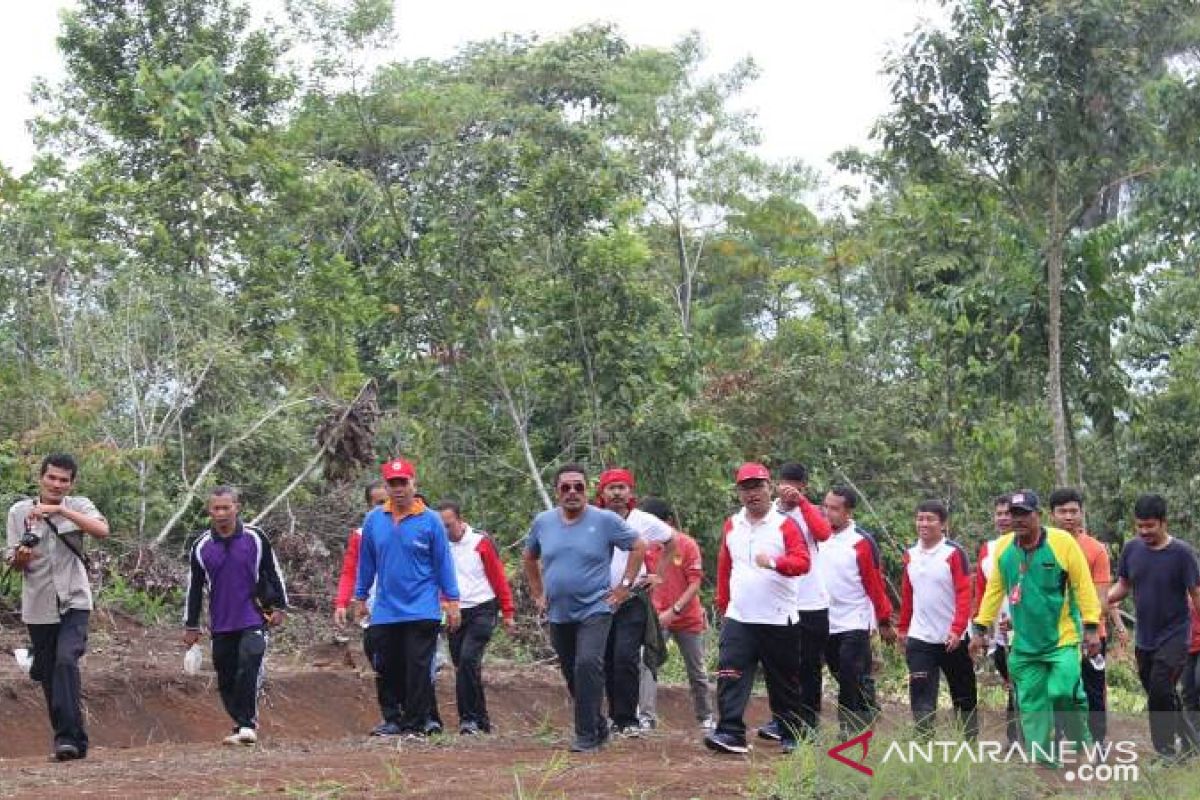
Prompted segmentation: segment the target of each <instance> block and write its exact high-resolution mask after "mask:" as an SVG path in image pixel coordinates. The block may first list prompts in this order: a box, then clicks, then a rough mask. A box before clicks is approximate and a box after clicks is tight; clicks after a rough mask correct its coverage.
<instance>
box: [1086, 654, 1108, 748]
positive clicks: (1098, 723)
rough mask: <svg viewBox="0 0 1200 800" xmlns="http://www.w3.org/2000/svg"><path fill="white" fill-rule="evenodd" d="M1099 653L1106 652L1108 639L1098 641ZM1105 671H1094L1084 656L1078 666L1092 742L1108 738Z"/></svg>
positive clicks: (1089, 660)
mask: <svg viewBox="0 0 1200 800" xmlns="http://www.w3.org/2000/svg"><path fill="white" fill-rule="evenodd" d="M1100 652H1101V653H1107V652H1108V639H1107V638H1104V639H1101V640H1100ZM1106 672H1107V670H1103V669H1096V668H1095V667H1093V666H1092V660H1091V659H1090V658H1088V657H1087V655H1086V654H1085V655H1084V656H1083V662H1082V663H1081V664H1080V674H1081V675H1082V676H1083V691H1084V693H1085V694H1087V699H1088V729H1089V730H1090V731H1091V732H1092V741H1094V742H1103V741H1104V740H1105V739H1106V738H1108V680H1107V677H1106V675H1105V673H1106Z"/></svg>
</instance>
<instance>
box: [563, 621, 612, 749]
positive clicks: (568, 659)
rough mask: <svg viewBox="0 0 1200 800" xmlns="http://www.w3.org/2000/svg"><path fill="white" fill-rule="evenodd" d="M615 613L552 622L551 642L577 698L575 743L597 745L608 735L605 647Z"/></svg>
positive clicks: (571, 691)
mask: <svg viewBox="0 0 1200 800" xmlns="http://www.w3.org/2000/svg"><path fill="white" fill-rule="evenodd" d="M612 619H613V617H612V614H607V613H606V614H595V615H593V616H590V617H588V618H587V619H585V620H583V621H582V622H552V623H550V643H551V644H552V645H553V646H554V652H555V653H557V654H558V665H559V668H560V669H561V670H562V674H563V677H564V678H566V681H567V691H569V692H570V693H571V697H572V698H573V699H574V701H575V743H576V744H577V745H580V746H583V747H595V746H596V745H598V744H600V743H601V742H603V741H604V739H605V738H606V737H607V735H608V723H607V722H606V721H605V719H604V715H603V714H601V706H603V704H604V650H605V646H606V645H607V643H608V631H609V629H610V628H611V627H612Z"/></svg>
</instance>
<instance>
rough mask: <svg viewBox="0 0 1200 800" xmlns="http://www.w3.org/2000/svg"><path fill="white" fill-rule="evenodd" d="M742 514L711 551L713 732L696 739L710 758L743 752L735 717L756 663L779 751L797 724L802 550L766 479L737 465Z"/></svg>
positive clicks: (739, 717) (739, 716) (740, 724)
mask: <svg viewBox="0 0 1200 800" xmlns="http://www.w3.org/2000/svg"><path fill="white" fill-rule="evenodd" d="M735 482H736V483H737V493H738V499H739V500H741V501H742V510H741V511H739V512H738V513H737V514H734V515H733V516H732V517H730V518H729V519H727V520H725V530H724V533H723V535H722V537H721V547H720V550H718V552H717V610H718V611H719V612H720V613H721V615H722V616H723V617H724V621H723V623H722V624H721V642H720V658H719V665H718V671H717V708H718V711H719V712H720V720H719V721H718V722H717V729H716V730H715V731H713V732H712V733H710V734H708V735H707V736H705V737H704V744H705V746H706V747H708V749H710V750H713V751H715V752H718V753H746V752H748V751H749V750H750V746H749V744H747V742H746V723H745V721H744V720H743V714H744V713H745V710H746V703H747V702H749V700H750V691H751V689H753V687H754V674H755V671H756V669H757V667H758V665H759V664H762V668H763V673H764V675H765V677H766V683H767V696H768V698H769V699H770V704H771V709H772V711H773V712H774V713H775V714H776V715H777V717H778V719H779V722H780V725H781V726H782V729H783V732H784V736H783V739H782V744H783V750H784V752H791V751H792V750H794V749H795V747H796V737H797V736H798V735H799V732H800V730H801V726H802V723H801V719H800V626H799V624H798V622H799V611H798V610H797V608H796V591H797V586H796V584H797V582H798V579H799V576H801V575H803V574H804V573H806V572H808V568H809V564H810V561H809V553H808V545H807V544H805V541H804V533H803V532H802V531H801V530H800V526H798V525H797V524H796V522H795V520H793V519H791V518H790V517H788V516H787V515H786V514H784V513H783V512H781V511H780V510H779V509H778V508H776V507H775V505H774V504H773V503H772V502H771V473H770V472H768V471H767V468H766V467H764V466H763V465H762V464H755V463H747V464H743V465H742V466H741V468H740V469H739V470H738V471H737V475H736V477H735Z"/></svg>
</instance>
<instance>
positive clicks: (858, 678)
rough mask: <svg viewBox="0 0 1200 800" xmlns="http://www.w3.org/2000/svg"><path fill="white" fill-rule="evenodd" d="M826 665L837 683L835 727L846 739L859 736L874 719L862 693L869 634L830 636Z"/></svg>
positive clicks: (868, 659)
mask: <svg viewBox="0 0 1200 800" xmlns="http://www.w3.org/2000/svg"><path fill="white" fill-rule="evenodd" d="M825 663H826V664H828V665H829V672H830V673H832V675H833V677H834V679H835V680H836V681H837V682H838V724H839V726H840V728H841V733H842V737H843V738H845V739H848V738H850V737H852V736H855V735H856V734H858V733H861V732H862V731H863V729H865V728H866V727H867V726H868V725H870V724H871V720H872V718H873V716H874V715H873V713H872V711H871V708H870V705H869V703H868V700H867V697H866V696H865V694H864V691H863V678H864V677H865V676H868V675H870V674H871V635H870V632H868V631H843V632H842V633H831V634H829V641H828V642H827V643H826V646H825Z"/></svg>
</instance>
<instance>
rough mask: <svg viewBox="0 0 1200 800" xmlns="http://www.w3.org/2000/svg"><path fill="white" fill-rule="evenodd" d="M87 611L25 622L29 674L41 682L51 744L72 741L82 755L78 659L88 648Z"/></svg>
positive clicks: (85, 746)
mask: <svg viewBox="0 0 1200 800" xmlns="http://www.w3.org/2000/svg"><path fill="white" fill-rule="evenodd" d="M89 614H90V612H88V611H74V610H73V611H68V612H67V613H65V614H63V615H62V617H61V621H60V622H58V623H57V624H50V625H27V626H26V627H27V628H28V630H29V638H30V641H32V643H33V665H32V666H31V667H30V668H29V677H30V678H32V679H33V680H35V681H37V682H38V683H40V684H42V694H44V695H45V696H46V708H47V710H49V712H50V727H52V728H53V729H54V745H55V746H56V747H57V746H58V745H60V744H72V745H75V747H77V748H79V754H80V755H81V756H83V755H86V754H87V749H88V736H87V731H85V730H84V729H83V713H82V711H81V710H80V700H81V698H82V695H83V692H82V688H81V683H80V678H79V659H80V658H82V657H83V654H84V652H85V651H86V650H87V635H88V630H87V629H88V616H89Z"/></svg>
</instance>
